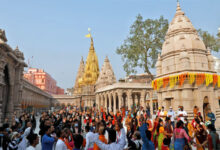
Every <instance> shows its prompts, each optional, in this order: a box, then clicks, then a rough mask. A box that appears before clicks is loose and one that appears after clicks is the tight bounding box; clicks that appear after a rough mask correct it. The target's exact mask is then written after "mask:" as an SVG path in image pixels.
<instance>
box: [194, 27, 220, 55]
mask: <svg viewBox="0 0 220 150" xmlns="http://www.w3.org/2000/svg"><path fill="white" fill-rule="evenodd" d="M197 31H198V34H199V36H200V37H201V38H202V40H203V42H204V44H205V46H206V48H207V49H208V48H210V50H212V51H215V52H218V51H219V49H220V44H219V38H217V37H215V36H214V35H211V34H210V33H209V32H208V31H202V29H198V30H197ZM217 36H219V33H218V34H217Z"/></svg>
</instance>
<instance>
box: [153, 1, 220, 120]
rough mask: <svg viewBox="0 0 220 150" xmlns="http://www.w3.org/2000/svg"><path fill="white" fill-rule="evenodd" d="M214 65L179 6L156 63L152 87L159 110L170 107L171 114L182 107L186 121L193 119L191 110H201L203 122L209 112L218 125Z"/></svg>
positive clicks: (217, 99)
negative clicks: (172, 110)
mask: <svg viewBox="0 0 220 150" xmlns="http://www.w3.org/2000/svg"><path fill="white" fill-rule="evenodd" d="M214 62H215V61H214V59H213V56H212V55H211V53H210V50H209V49H207V48H206V46H205V44H204V43H203V41H202V40H201V39H200V37H199V36H198V33H197V31H196V29H195V28H194V27H193V25H192V23H191V21H190V20H189V18H187V17H186V16H185V13H184V12H183V11H182V10H181V8H180V4H179V2H178V3H177V9H176V14H175V16H174V18H173V20H172V22H171V23H170V25H169V28H168V31H167V33H166V37H165V41H164V43H163V46H162V52H161V55H159V56H158V61H157V63H156V70H157V75H156V79H155V80H154V81H153V87H154V89H155V90H157V94H158V102H159V106H164V107H165V108H166V109H168V108H169V107H170V106H172V107H173V108H174V110H177V109H178V107H179V106H183V107H184V109H185V110H186V111H187V112H188V114H189V118H192V116H193V107H194V106H198V107H199V108H200V111H201V113H202V114H203V117H204V118H206V115H207V110H208V109H210V108H211V110H212V112H213V113H215V114H217V115H216V117H217V118H218V119H217V120H218V121H219V119H220V116H219V112H220V109H219V104H218V102H219V97H220V93H219V87H220V85H219V81H220V76H218V75H217V74H216V71H215V68H214Z"/></svg>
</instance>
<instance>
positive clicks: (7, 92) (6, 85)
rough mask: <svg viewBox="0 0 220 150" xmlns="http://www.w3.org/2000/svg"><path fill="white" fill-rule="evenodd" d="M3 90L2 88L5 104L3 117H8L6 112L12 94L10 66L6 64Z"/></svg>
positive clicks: (3, 105)
mask: <svg viewBox="0 0 220 150" xmlns="http://www.w3.org/2000/svg"><path fill="white" fill-rule="evenodd" d="M3 76H4V77H3V83H4V85H3V90H2V98H3V104H2V114H3V118H2V119H5V118H6V113H7V110H8V102H9V96H10V83H9V70H8V66H7V65H6V66H5V68H4V75H3Z"/></svg>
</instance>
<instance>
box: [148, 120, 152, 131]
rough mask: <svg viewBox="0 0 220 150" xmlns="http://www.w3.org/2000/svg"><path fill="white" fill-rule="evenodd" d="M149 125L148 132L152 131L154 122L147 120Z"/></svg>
mask: <svg viewBox="0 0 220 150" xmlns="http://www.w3.org/2000/svg"><path fill="white" fill-rule="evenodd" d="M147 123H148V124H149V127H148V130H150V131H152V130H153V128H152V122H151V121H150V120H147Z"/></svg>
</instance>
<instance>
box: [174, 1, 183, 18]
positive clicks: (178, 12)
mask: <svg viewBox="0 0 220 150" xmlns="http://www.w3.org/2000/svg"><path fill="white" fill-rule="evenodd" d="M176 15H184V12H183V11H182V10H181V7H180V3H179V0H177V6H176Z"/></svg>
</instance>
